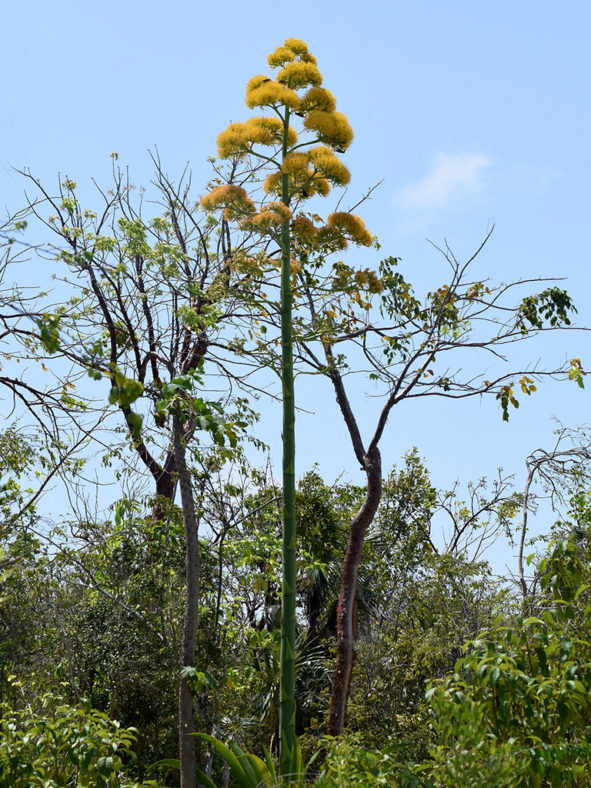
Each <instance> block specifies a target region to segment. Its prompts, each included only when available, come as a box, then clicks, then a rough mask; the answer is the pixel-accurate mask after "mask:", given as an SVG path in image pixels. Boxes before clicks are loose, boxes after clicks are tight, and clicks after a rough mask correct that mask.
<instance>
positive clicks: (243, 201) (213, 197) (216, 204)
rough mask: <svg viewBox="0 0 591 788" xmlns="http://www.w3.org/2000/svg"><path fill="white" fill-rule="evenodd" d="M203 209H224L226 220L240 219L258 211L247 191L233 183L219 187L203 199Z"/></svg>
mask: <svg viewBox="0 0 591 788" xmlns="http://www.w3.org/2000/svg"><path fill="white" fill-rule="evenodd" d="M201 207H202V208H203V209H204V210H206V211H215V210H216V208H224V209H225V210H224V217H225V218H226V219H238V218H241V217H243V216H248V215H249V214H252V213H254V212H255V211H256V208H255V207H254V203H253V202H252V200H251V199H250V198H249V197H248V195H247V194H246V192H245V190H244V189H243V188H242V187H241V186H235V185H234V184H233V183H226V184H224V185H223V186H217V187H216V188H215V189H213V190H212V191H210V192H209V194H206V195H205V196H204V197H203V198H202V200H201Z"/></svg>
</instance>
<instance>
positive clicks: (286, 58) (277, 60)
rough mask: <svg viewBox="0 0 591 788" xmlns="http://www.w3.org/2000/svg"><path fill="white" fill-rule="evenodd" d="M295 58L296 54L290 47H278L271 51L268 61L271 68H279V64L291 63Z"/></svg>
mask: <svg viewBox="0 0 591 788" xmlns="http://www.w3.org/2000/svg"><path fill="white" fill-rule="evenodd" d="M294 58H295V54H294V53H293V52H292V51H291V49H288V48H287V47H286V46H282V47H277V49H276V50H275V51H274V52H271V54H270V55H269V57H268V58H267V63H268V64H269V65H270V66H271V68H278V67H279V66H284V65H285V64H286V63H291V61H292V60H293V59H294Z"/></svg>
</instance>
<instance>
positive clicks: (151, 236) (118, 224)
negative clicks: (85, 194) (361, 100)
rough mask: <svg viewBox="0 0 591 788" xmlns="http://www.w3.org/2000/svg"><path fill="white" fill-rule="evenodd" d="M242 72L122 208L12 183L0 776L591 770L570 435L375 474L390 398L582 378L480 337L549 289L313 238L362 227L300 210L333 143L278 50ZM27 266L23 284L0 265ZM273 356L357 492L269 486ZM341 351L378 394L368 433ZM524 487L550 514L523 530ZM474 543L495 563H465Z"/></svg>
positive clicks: (289, 454)
mask: <svg viewBox="0 0 591 788" xmlns="http://www.w3.org/2000/svg"><path fill="white" fill-rule="evenodd" d="M269 64H270V66H271V67H272V68H274V69H279V71H278V74H277V78H276V79H274V80H273V79H270V78H268V77H265V76H261V75H258V76H256V77H253V79H251V80H250V82H249V83H248V88H247V104H248V106H249V107H250V108H255V107H262V108H264V109H265V110H266V111H268V112H270V114H269V115H267V116H264V117H255V118H251V119H250V120H248V121H246V122H245V123H234V124H232V125H231V126H230V127H229V128H228V129H227V130H226V131H224V132H222V134H220V136H219V138H218V148H219V161H215V162H214V163H213V166H214V177H213V179H212V182H211V183H210V184H209V185H208V188H207V191H206V193H205V195H202V196H201V199H199V200H197V199H196V195H194V194H193V193H192V190H191V184H190V181H187V180H183V179H181V180H180V182H173V181H172V180H171V179H169V178H168V176H167V175H166V174H165V172H164V170H163V169H162V166H161V164H160V162H159V161H158V160H156V161H155V165H156V174H155V180H154V184H153V185H154V194H152V195H151V201H147V200H144V199H143V198H142V195H139V196H138V195H136V193H135V191H134V187H133V186H132V185H131V184H130V183H129V182H128V180H127V178H126V176H125V175H124V173H122V172H121V171H120V170H118V169H117V165H116V163H115V161H114V171H113V177H114V180H113V184H112V186H111V188H109V189H105V190H99V200H100V206H101V207H100V208H98V209H96V208H93V209H90V208H85V207H84V205H83V202H82V198H81V197H79V192H78V189H77V186H76V184H75V183H74V182H73V181H72V180H70V179H66V180H64V181H62V182H61V183H60V184H59V186H58V190H57V193H55V194H54V193H53V192H52V191H50V190H48V189H47V188H46V187H45V186H44V185H43V184H41V183H40V182H39V181H37V180H36V179H35V178H34V177H33V176H32V175H30V174H29V173H24V174H23V175H24V177H26V178H28V180H29V183H30V185H31V186H32V188H33V189H34V190H35V191H34V195H32V196H31V198H30V202H29V204H28V206H27V207H26V208H24V209H23V210H22V211H21V212H20V213H18V214H17V215H15V216H14V217H12V219H11V220H10V221H9V222H8V223H7V225H6V227H5V228H4V230H3V236H2V237H5V238H6V239H7V240H6V243H5V245H4V258H3V276H4V290H3V292H2V298H1V310H0V320H1V321H2V326H3V331H2V334H1V335H0V339H1V341H2V343H3V347H2V352H3V358H4V361H3V364H4V366H3V368H2V369H1V370H0V386H1V387H2V390H3V391H4V392H5V394H6V397H5V400H4V402H5V414H4V415H5V417H6V426H5V427H4V429H3V431H2V432H1V433H0V442H1V452H0V471H1V474H2V475H1V482H0V507H1V508H2V524H1V532H0V550H1V552H0V703H1V704H2V717H1V720H0V727H1V730H2V733H1V736H0V786H7V787H8V786H17V787H18V788H21V786H22V788H25V787H27V788H28V787H29V786H31V787H32V786H39V787H41V786H45V787H47V788H51V787H52V786H70V785H71V786H74V785H89V786H133V785H135V786H139V785H143V786H148V785H153V786H158V785H160V786H176V785H179V781H180V785H182V786H183V788H189V786H195V785H204V786H206V787H207V788H211V786H212V785H213V786H226V785H241V786H253V788H254V786H257V785H274V784H278V783H284V784H306V783H308V784H316V785H318V786H335V787H336V786H346V785H360V786H365V785H367V786H373V785H376V786H377V785H392V786H397V785H398V786H419V785H421V786H458V785H490V786H515V785H528V786H529V785H531V786H542V785H552V786H563V785H569V786H585V785H591V781H590V779H589V778H588V777H587V774H588V773H589V771H590V767H591V709H590V707H589V693H590V691H591V636H590V635H589V633H588V629H589V627H588V622H589V615H590V614H591V608H590V607H589V605H590V600H589V588H590V587H591V530H590V529H591V501H590V499H589V497H588V491H589V484H590V481H591V480H590V473H591V465H590V464H589V460H590V459H591V455H590V452H589V441H588V439H587V437H586V436H585V434H584V432H583V431H568V430H565V429H560V430H559V434H558V439H557V443H556V445H555V446H554V447H553V448H551V449H548V450H547V451H538V452H537V453H534V454H532V455H531V457H530V458H528V463H527V467H528V472H529V475H528V479H527V484H526V486H525V488H524V490H523V491H522V490H517V489H515V488H514V487H513V486H512V481H511V479H508V478H505V477H503V476H502V475H499V477H498V478H496V479H494V480H492V481H491V482H490V483H487V482H486V481H485V480H479V481H476V480H475V481H473V482H472V483H471V484H469V485H468V486H467V488H466V491H465V493H464V494H460V492H459V488H454V489H453V490H450V491H441V490H437V489H436V488H435V487H434V486H433V485H432V483H431V480H430V476H429V471H428V468H426V467H425V465H424V462H423V461H422V459H421V457H420V456H419V454H418V452H417V451H416V449H411V450H410V451H409V452H408V453H407V454H406V455H404V456H403V457H402V459H401V462H400V464H399V466H398V467H395V468H392V469H391V470H390V471H389V472H385V471H383V470H382V466H381V457H380V450H379V445H380V441H381V439H382V436H383V435H384V432H385V430H386V427H387V422H388V419H389V417H390V414H391V411H392V409H393V408H394V407H395V406H397V405H398V404H399V403H400V402H402V401H403V400H405V399H407V398H410V397H428V396H442V397H448V398H454V399H458V400H460V402H458V403H457V407H458V408H461V400H462V399H463V398H465V397H467V396H475V395H479V396H480V395H490V396H491V398H492V400H493V403H494V404H495V406H496V404H497V403H498V405H499V406H500V417H502V418H503V419H505V420H507V419H508V418H509V414H510V412H511V409H512V408H516V407H517V406H518V404H519V403H518V400H517V393H518V392H519V391H521V392H522V393H523V394H524V395H526V396H527V397H529V396H531V395H532V394H533V393H534V392H535V391H536V384H537V383H538V382H539V381H541V380H543V379H544V378H545V377H558V378H561V377H562V378H564V379H569V378H570V380H571V381H575V382H577V383H578V384H579V385H580V386H581V387H582V385H583V376H584V372H583V369H582V365H581V362H580V360H579V359H578V358H574V359H572V361H570V362H569V363H567V364H566V365H564V366H562V367H559V368H550V369H542V368H541V367H540V366H539V365H536V366H535V368H532V369H529V368H525V369H521V368H519V367H517V368H515V367H513V366H512V365H511V359H510V357H506V355H505V353H506V354H507V356H509V351H510V349H511V347H512V345H513V344H514V343H517V342H523V341H530V340H531V339H532V338H534V337H535V336H538V335H540V334H541V333H543V332H545V331H556V330H559V329H565V328H567V327H568V326H569V325H570V316H571V315H572V313H573V312H574V311H575V309H574V306H573V304H572V302H571V299H570V297H569V296H568V294H567V293H566V291H564V290H561V289H559V288H557V287H555V286H553V284H552V283H551V282H550V283H549V282H539V283H538V282H536V283H531V282H530V283H528V284H527V286H524V285H523V284H522V283H520V282H518V281H516V282H514V283H509V284H507V283H498V284H495V283H494V282H491V281H481V280H480V279H474V278H473V277H472V274H471V268H470V266H471V265H472V263H473V261H474V257H473V258H471V259H469V260H468V261H465V262H460V261H458V260H457V259H456V258H455V257H454V256H453V254H452V253H451V252H449V251H447V252H445V260H446V265H447V268H446V276H445V279H444V281H442V282H438V283H437V285H436V286H434V287H433V289H432V290H431V291H430V292H428V293H426V295H425V296H424V297H422V298H421V297H418V296H417V295H415V293H414V290H413V288H412V286H411V284H410V283H409V282H407V281H406V280H405V279H404V277H403V275H402V273H401V272H400V270H399V269H400V266H399V261H398V260H397V259H396V258H393V257H387V258H385V259H383V260H382V261H381V262H380V263H379V265H378V267H377V269H376V270H374V269H373V268H370V267H368V266H364V267H361V266H358V267H354V265H353V263H345V262H344V261H343V260H341V259H337V258H339V257H342V256H343V253H344V250H345V248H346V247H347V244H348V243H349V242H351V243H353V244H355V245H357V246H359V247H372V246H373V247H374V251H373V252H369V250H367V251H365V252H363V254H364V255H366V257H365V258H364V259H366V260H367V259H369V258H368V257H367V255H369V254H375V253H376V251H377V249H379V245H378V244H377V241H376V240H375V239H374V238H373V237H372V236H371V234H370V233H369V232H368V230H367V229H366V228H365V225H364V224H363V222H362V220H361V219H360V218H359V217H358V216H357V215H356V214H353V213H352V211H336V212H335V213H331V214H329V216H328V218H327V219H326V221H324V220H323V219H322V218H321V216H320V213H319V212H320V211H321V207H319V206H320V205H321V200H320V199H319V198H321V197H326V196H327V195H328V194H329V192H330V190H331V188H333V187H338V186H342V185H345V184H346V183H348V180H349V173H348V171H347V169H346V168H345V166H344V164H343V163H342V162H341V160H340V159H339V158H338V156H337V155H336V154H337V153H338V154H340V153H343V152H344V151H345V150H346V148H347V147H348V145H349V144H350V143H351V140H352V136H353V135H352V131H351V129H350V126H349V124H348V122H347V120H346V118H345V117H344V116H343V115H341V114H340V113H338V112H336V102H335V99H334V97H333V96H332V94H330V93H329V92H328V91H327V90H326V89H325V88H323V87H322V86H321V83H322V77H321V75H320V72H319V71H318V69H317V67H316V61H315V58H314V57H313V55H311V54H310V53H309V51H308V49H307V47H306V45H305V44H304V43H303V42H301V41H298V40H296V39H288V40H287V41H286V42H285V45H284V46H282V47H279V48H278V49H277V50H275V52H273V53H272V54H271V55H270V56H269ZM296 119H297V120H296ZM294 121H296V122H297V123H299V124H300V127H301V128H300V129H299V132H298V131H297V130H296V128H295V126H294ZM298 134H299V136H298ZM306 135H307V136H306ZM261 146H262V147H261ZM115 160H116V157H115ZM309 201H311V202H310V203H309V205H308V202H309ZM361 203H363V200H361ZM154 206H156V207H154ZM317 211H318V212H317ZM23 232H24V233H25V234H24V235H19V233H23ZM41 232H43V233H47V234H48V235H43V240H42V242H41V243H40V244H38V245H35V244H34V241H35V240H36V237H34V234H40V233H41ZM27 233H31V235H27ZM360 254H361V252H360ZM353 257H354V255H351V256H350V258H351V259H352V258H353ZM31 259H32V260H34V261H36V263H37V264H40V263H43V265H45V266H46V267H47V268H48V269H49V270H50V273H51V274H52V275H54V276H55V284H54V291H53V293H52V294H50V295H48V294H47V293H44V292H41V290H35V289H33V288H24V287H20V288H19V287H17V286H13V287H9V282H10V277H11V276H12V273H13V271H19V270H20V271H23V268H20V269H19V268H18V266H19V265H21V266H23V265H26V264H28V261H29V260H31ZM532 284H533V285H538V284H539V285H540V288H539V290H537V291H536V290H532V289H528V288H531V286H532ZM43 285H44V283H43ZM43 285H42V286H43ZM466 348H470V350H471V356H470V358H471V359H472V360H471V362H470V366H469V367H465V368H464V367H462V366H461V365H460V363H459V362H458V361H456V355H457V352H458V350H464V349H466ZM450 353H451V354H454V355H453V359H452V358H451V357H449V360H447V359H448V354H450ZM479 353H481V354H482V355H483V356H485V357H488V356H490V357H494V359H495V361H496V363H497V364H498V368H497V369H496V370H495V371H494V375H493V374H491V372H490V370H491V365H490V362H487V369H488V373H487V374H489V376H490V378H491V379H485V378H484V376H483V375H482V374H481V372H482V370H481V369H479V367H478V363H479V362H478V361H477V360H475V359H477V358H478V357H479V356H478V354H479ZM456 364H457V365H458V366H457V371H456V372H455V373H452V372H451V371H450V370H451V369H456ZM296 372H313V373H314V374H316V375H323V376H326V377H327V378H328V380H329V381H330V383H331V385H332V388H333V390H334V394H335V400H336V406H337V411H339V412H340V415H341V416H342V418H343V429H344V430H345V431H346V433H347V434H348V435H349V437H350V438H351V447H352V454H351V458H352V459H353V460H355V461H356V462H357V464H358V466H359V465H360V466H361V469H362V471H363V472H364V473H365V477H366V482H365V484H364V485H354V484H351V483H347V482H344V481H342V480H341V479H337V480H336V481H333V480H326V479H324V478H323V477H322V475H321V474H320V472H319V469H318V468H317V467H314V468H311V469H309V470H308V472H307V473H305V474H304V475H303V476H302V477H301V478H300V479H299V481H297V482H296V479H295V473H294V465H293V449H294V445H293V426H294V419H295V410H294V400H293V395H294V392H293V381H294V375H295V374H296ZM353 373H358V374H359V375H365V376H366V377H367V378H368V379H369V380H371V382H372V386H374V387H375V388H374V391H377V392H378V394H380V395H381V397H382V399H381V400H378V402H379V405H378V406H377V407H376V411H375V419H374V421H375V427H374V429H373V432H372V433H371V434H370V435H369V436H368V439H367V440H364V439H363V438H362V435H361V430H360V427H359V425H358V421H357V419H358V415H357V414H358V413H359V411H360V409H361V407H366V405H359V404H356V403H355V401H354V395H355V389H354V388H352V387H350V386H349V376H350V375H351V374H353ZM275 381H277V382H278V384H279V385H278V386H275V385H274V383H275ZM105 384H106V385H105ZM269 394H270V395H271V396H276V397H279V398H281V399H282V401H283V404H284V431H283V437H284V456H283V476H282V481H281V484H278V483H277V482H276V481H275V479H274V477H273V464H272V462H271V461H267V463H266V464H265V462H264V454H263V453H264V450H265V447H264V445H262V443H261V441H260V440H259V438H258V436H257V422H258V418H259V416H258V414H257V410H258V409H261V410H262V407H261V405H262V406H263V407H264V397H266V396H268V395H269ZM428 401H429V400H426V402H428ZM271 459H272V460H274V459H275V458H271ZM536 484H538V485H540V484H541V485H542V489H543V490H544V491H545V493H546V494H547V495H548V496H549V497H550V499H551V502H552V504H553V508H552V517H553V518H554V519H556V522H554V523H550V522H549V523H548V527H547V528H546V534H539V535H538V536H537V537H536V538H535V539H533V540H532V539H531V537H530V533H529V523H528V515H529V514H530V513H531V512H532V511H534V510H535V508H536V505H537V503H538V497H537V493H536V490H537V489H539V488H536ZM106 485H109V488H108V489H109V490H110V491H111V492H110V493H109V497H110V500H108V501H107V502H105V499H106V497H107V496H106V495H105V494H104V493H103V492H102V491H101V489H102V488H103V487H104V486H106ZM52 486H53V488H54V492H51V493H50V488H51V487H52ZM113 489H115V490H116V494H115V495H114V496H113V494H112V490H113ZM55 490H61V491H63V493H62V495H61V497H60V499H59V501H60V503H59V505H58V506H57V507H56V504H55V501H56V500H57V499H56V493H55ZM44 496H45V498H44ZM179 498H180V500H179V501H177V499H179ZM44 502H49V503H47V505H48V506H50V507H52V508H53V511H54V514H53V517H51V518H50V517H49V516H48V515H47V513H46V512H47V509H46V508H45V507H46V503H44ZM499 534H504V535H505V536H506V537H507V538H508V539H509V540H510V541H513V540H514V544H515V547H516V550H518V561H517V566H516V570H515V578H504V579H503V578H497V577H495V576H494V575H493V573H492V570H491V568H490V566H489V565H488V563H487V561H486V555H485V549H486V546H487V545H488V544H489V543H490V541H491V540H493V539H494V538H496V536H497V535H499ZM528 553H529V555H528Z"/></svg>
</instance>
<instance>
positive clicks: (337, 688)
mask: <svg viewBox="0 0 591 788" xmlns="http://www.w3.org/2000/svg"><path fill="white" fill-rule="evenodd" d="M364 466H365V472H366V475H367V494H366V496H365V500H364V502H363V504H362V506H361V508H360V510H359V511H358V512H357V515H356V516H355V519H354V520H353V522H352V523H351V530H350V532H349V543H348V545H347V552H346V553H345V559H344V561H343V570H342V574H341V589H340V593H339V603H338V607H337V661H336V666H335V672H334V678H333V685H332V697H331V704H330V717H329V723H328V733H329V735H331V736H339V735H340V734H342V733H343V730H344V728H345V720H346V713H347V701H348V699H349V688H350V686H351V674H352V670H353V662H354V658H355V649H354V643H355V639H356V637H357V621H356V617H357V570H358V567H359V562H360V561H361V554H362V551H363V543H364V541H365V534H366V533H367V529H368V528H369V526H370V525H371V522H372V520H373V518H374V517H375V514H376V512H377V509H378V506H379V503H380V498H381V496H382V462H381V457H380V451H379V449H378V448H377V446H374V447H372V448H371V449H370V450H369V452H368V453H367V455H366V456H365V458H364Z"/></svg>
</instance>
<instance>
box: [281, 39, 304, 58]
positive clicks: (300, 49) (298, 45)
mask: <svg viewBox="0 0 591 788" xmlns="http://www.w3.org/2000/svg"><path fill="white" fill-rule="evenodd" d="M283 46H284V47H287V48H288V49H291V51H292V52H293V53H294V55H307V54H308V45H307V44H306V42H305V41H302V40H301V38H286V39H285V43H284V44H283Z"/></svg>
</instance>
